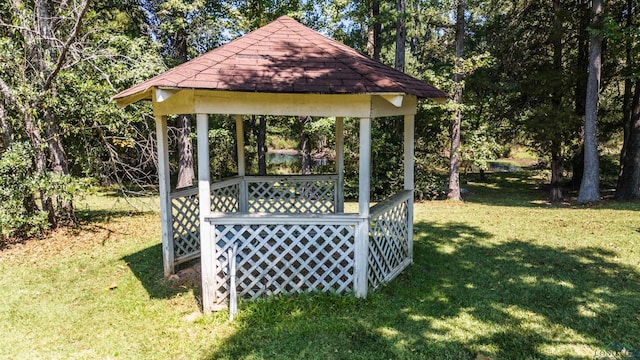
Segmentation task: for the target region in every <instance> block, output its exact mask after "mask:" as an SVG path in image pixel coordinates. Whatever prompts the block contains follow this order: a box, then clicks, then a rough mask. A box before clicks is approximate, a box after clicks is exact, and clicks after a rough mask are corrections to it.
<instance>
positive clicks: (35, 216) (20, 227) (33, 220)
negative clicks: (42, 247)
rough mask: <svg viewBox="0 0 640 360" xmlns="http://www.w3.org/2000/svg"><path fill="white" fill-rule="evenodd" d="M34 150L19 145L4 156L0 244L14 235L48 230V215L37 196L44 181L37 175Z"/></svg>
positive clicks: (1, 162) (0, 186)
mask: <svg viewBox="0 0 640 360" xmlns="http://www.w3.org/2000/svg"><path fill="white" fill-rule="evenodd" d="M31 159H32V151H31V147H30V146H29V145H28V144H26V143H21V142H15V143H13V144H11V146H9V148H8V149H7V150H6V151H5V152H4V153H2V156H0V242H1V243H0V245H2V244H3V243H4V242H6V240H7V239H8V238H9V237H12V236H31V235H34V234H36V233H39V232H41V231H42V230H44V229H46V228H47V226H48V225H49V224H48V221H47V214H46V212H43V211H38V210H37V209H36V206H35V203H34V200H33V197H34V195H35V193H36V191H37V189H38V183H39V182H40V181H39V180H38V179H36V178H35V177H34V176H33V173H32V168H33V163H32V160H31Z"/></svg>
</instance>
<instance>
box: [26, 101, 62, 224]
mask: <svg viewBox="0 0 640 360" xmlns="http://www.w3.org/2000/svg"><path fill="white" fill-rule="evenodd" d="M38 106H39V105H38V104H37V102H36V101H34V102H32V108H34V109H38ZM24 128H25V132H26V133H27V136H28V137H29V143H30V144H31V148H32V150H33V165H34V173H35V176H36V178H42V177H44V176H45V172H46V170H47V156H46V153H45V151H44V149H45V147H46V144H45V141H44V140H43V139H42V133H41V132H40V129H39V128H38V127H37V126H36V123H35V119H34V118H33V113H32V112H30V111H27V112H26V113H25V114H24ZM40 201H41V202H42V209H43V210H44V211H46V212H47V218H48V220H49V223H50V224H51V226H52V227H56V226H57V224H58V217H57V215H56V209H55V207H54V205H53V200H52V199H51V197H50V196H49V195H47V194H46V193H45V192H44V191H42V190H41V191H40Z"/></svg>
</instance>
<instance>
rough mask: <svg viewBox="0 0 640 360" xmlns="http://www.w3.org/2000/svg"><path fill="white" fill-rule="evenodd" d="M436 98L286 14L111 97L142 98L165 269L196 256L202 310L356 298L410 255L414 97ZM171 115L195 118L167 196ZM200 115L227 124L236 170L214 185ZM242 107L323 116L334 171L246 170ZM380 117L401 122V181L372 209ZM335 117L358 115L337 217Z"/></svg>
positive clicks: (339, 158) (340, 181)
mask: <svg viewBox="0 0 640 360" xmlns="http://www.w3.org/2000/svg"><path fill="white" fill-rule="evenodd" d="M446 97H447V94H445V93H443V92H442V91H440V90H438V89H436V88H435V87H433V86H431V85H429V84H426V83H424V82H422V81H420V80H417V79H415V78H413V77H411V76H408V75H406V74H404V73H402V72H399V71H396V70H395V69H393V68H390V67H388V66H386V65H383V64H381V63H379V62H377V61H374V60H372V59H369V58H367V57H366V56H363V55H361V54H360V53H358V52H357V51H355V50H353V49H351V48H349V47H347V46H345V45H343V44H341V43H339V42H336V41H334V40H331V39H329V38H327V37H325V36H323V35H321V34H319V33H317V32H315V31H313V30H311V29H309V28H307V27H305V26H303V25H302V24H300V23H298V22H296V21H295V20H293V19H291V18H289V17H286V16H283V17H280V18H278V19H277V20H275V21H274V22H272V23H270V24H268V25H266V26H264V27H262V28H260V29H258V30H256V31H254V32H251V33H249V34H247V35H245V36H243V37H240V38H238V39H236V40H234V41H231V42H229V43H228V44H226V45H223V46H221V47H219V48H217V49H214V50H212V51H210V52H208V53H206V54H204V55H201V56H199V57H197V58H195V59H192V60H191V61H189V62H186V63H184V64H182V65H179V66H176V67H174V68H172V69H170V70H168V71H166V72H164V73H162V74H160V75H158V76H156V77H153V78H151V79H149V80H147V81H145V82H143V83H141V84H138V85H136V86H133V87H131V88H129V89H127V90H124V91H122V92H120V93H119V94H117V95H115V96H114V97H113V99H114V100H115V101H117V103H118V105H119V106H121V107H124V106H126V105H128V104H131V103H134V102H137V101H139V100H151V101H152V105H153V113H154V116H155V119H156V129H157V140H158V170H159V174H158V175H159V189H160V210H161V212H160V214H161V226H162V250H163V263H164V273H165V276H169V275H170V274H172V273H173V272H174V271H175V266H176V265H177V264H180V263H182V262H185V261H189V260H192V259H195V258H197V257H200V261H201V265H202V266H201V269H202V270H201V271H202V306H203V311H204V312H205V313H210V312H211V311H212V310H216V309H219V308H224V307H226V306H227V304H230V306H231V307H232V308H231V310H232V311H233V304H234V302H235V297H236V296H238V295H239V296H243V297H248V298H256V297H259V296H266V295H269V294H277V293H281V292H302V291H334V292H338V293H340V292H345V291H353V292H354V293H355V296H356V297H366V296H367V292H368V291H369V290H370V289H373V288H375V287H377V286H378V285H379V284H381V283H383V282H387V281H390V280H391V279H392V278H393V277H395V276H396V275H397V274H398V273H400V272H401V271H402V270H403V269H404V268H406V267H407V266H408V265H409V264H410V263H411V261H412V256H413V254H412V248H413V186H414V184H413V183H414V153H413V147H414V140H413V135H414V115H415V113H416V108H417V102H418V99H425V98H431V99H443V98H446ZM171 114H196V122H197V124H196V131H197V158H198V162H197V163H198V185H197V187H194V188H188V189H184V190H178V191H171V184H170V176H169V164H168V141H167V136H168V134H167V118H166V117H167V115H171ZM209 114H225V115H235V119H236V137H237V140H236V142H237V165H238V174H237V176H235V177H232V178H229V179H225V180H223V181H219V182H214V183H211V181H210V165H209V143H208V132H209V119H208V116H209ZM243 115H281V116H301V115H304V116H313V117H330V118H334V119H335V136H336V138H335V143H336V173H335V174H331V175H295V176H251V175H248V174H246V173H245V171H246V170H245V154H244V149H245V145H244V130H243V120H242V116H243ZM388 116H402V117H404V189H403V190H402V191H399V192H398V193H397V194H395V195H394V196H392V197H390V198H388V199H386V200H384V201H382V202H380V203H377V204H376V205H375V206H373V207H371V204H370V167H371V161H372V159H371V122H372V121H373V119H375V118H378V117H388ZM344 117H354V118H359V122H360V128H359V165H358V166H359V175H358V177H359V197H358V212H357V213H345V212H344V196H343V187H344V186H343V185H344V178H343V173H344V133H343V118H344ZM373 160H374V161H375V159H373Z"/></svg>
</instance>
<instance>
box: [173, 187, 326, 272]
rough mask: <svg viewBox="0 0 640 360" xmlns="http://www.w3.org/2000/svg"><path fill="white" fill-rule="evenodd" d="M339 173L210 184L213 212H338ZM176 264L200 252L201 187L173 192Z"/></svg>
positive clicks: (194, 256)
mask: <svg viewBox="0 0 640 360" xmlns="http://www.w3.org/2000/svg"><path fill="white" fill-rule="evenodd" d="M337 186H338V176H337V175H292V176H246V177H244V178H243V177H239V176H236V177H232V178H228V179H224V180H221V181H218V182H215V183H212V184H211V211H212V212H221V213H238V212H251V213H257V212H268V213H284V214H302V213H305V214H309V213H310V214H326V213H335V212H336V209H337V208H338V207H337V206H338V205H337V201H338V196H337V194H338V191H337ZM170 197H171V224H172V226H171V234H172V236H171V238H172V239H173V249H174V264H180V263H183V262H185V261H189V260H191V259H195V258H197V257H198V256H199V255H200V221H199V213H200V209H199V203H198V188H197V187H190V188H186V189H182V190H178V191H175V192H173V193H172V194H171V195H170Z"/></svg>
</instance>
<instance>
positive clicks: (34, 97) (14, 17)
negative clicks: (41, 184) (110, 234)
mask: <svg viewBox="0 0 640 360" xmlns="http://www.w3.org/2000/svg"><path fill="white" fill-rule="evenodd" d="M88 8H89V0H79V1H70V2H62V3H54V2H50V1H44V0H36V1H34V2H28V3H24V2H23V1H21V0H11V2H10V4H9V6H8V7H7V8H6V9H5V11H4V12H2V19H1V22H0V26H2V27H3V28H4V29H7V28H8V29H13V30H15V32H14V33H13V36H11V37H8V38H7V39H11V40H10V42H11V44H12V46H14V47H15V49H16V50H17V51H19V52H17V53H16V54H14V56H12V57H7V59H6V61H7V62H6V63H5V66H4V67H3V71H1V72H0V92H2V97H3V99H4V102H5V104H6V103H9V104H11V105H12V109H13V110H14V111H16V112H17V113H19V117H20V118H21V120H22V125H21V126H22V128H23V129H24V131H25V132H26V135H27V138H28V139H29V142H30V144H31V148H32V150H33V154H34V162H33V163H34V172H35V174H36V176H37V177H39V178H45V177H46V176H47V172H49V171H50V172H53V173H55V174H57V176H58V177H65V176H68V175H69V167H68V160H67V154H66V151H65V148H64V145H63V141H62V135H61V133H60V124H59V119H58V118H56V117H55V114H54V107H55V103H56V99H57V89H56V86H57V84H56V81H57V79H58V77H59V75H60V72H61V71H62V70H63V69H65V68H67V67H70V66H72V64H74V63H77V61H78V60H77V59H81V58H82V54H81V53H80V51H81V49H82V46H80V44H79V42H78V38H79V33H80V32H81V29H82V21H83V20H84V17H85V14H86V12H87V10H88ZM18 49H19V50H18ZM21 54H24V55H25V58H21ZM59 195H60V193H57V192H53V193H52V192H50V191H44V190H42V191H41V194H40V200H41V205H42V207H43V209H44V210H46V211H47V213H48V219H49V222H50V224H51V225H52V226H56V225H58V222H59V221H61V220H65V221H74V218H75V216H74V212H73V204H72V202H71V200H70V199H68V198H66V197H61V196H59Z"/></svg>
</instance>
